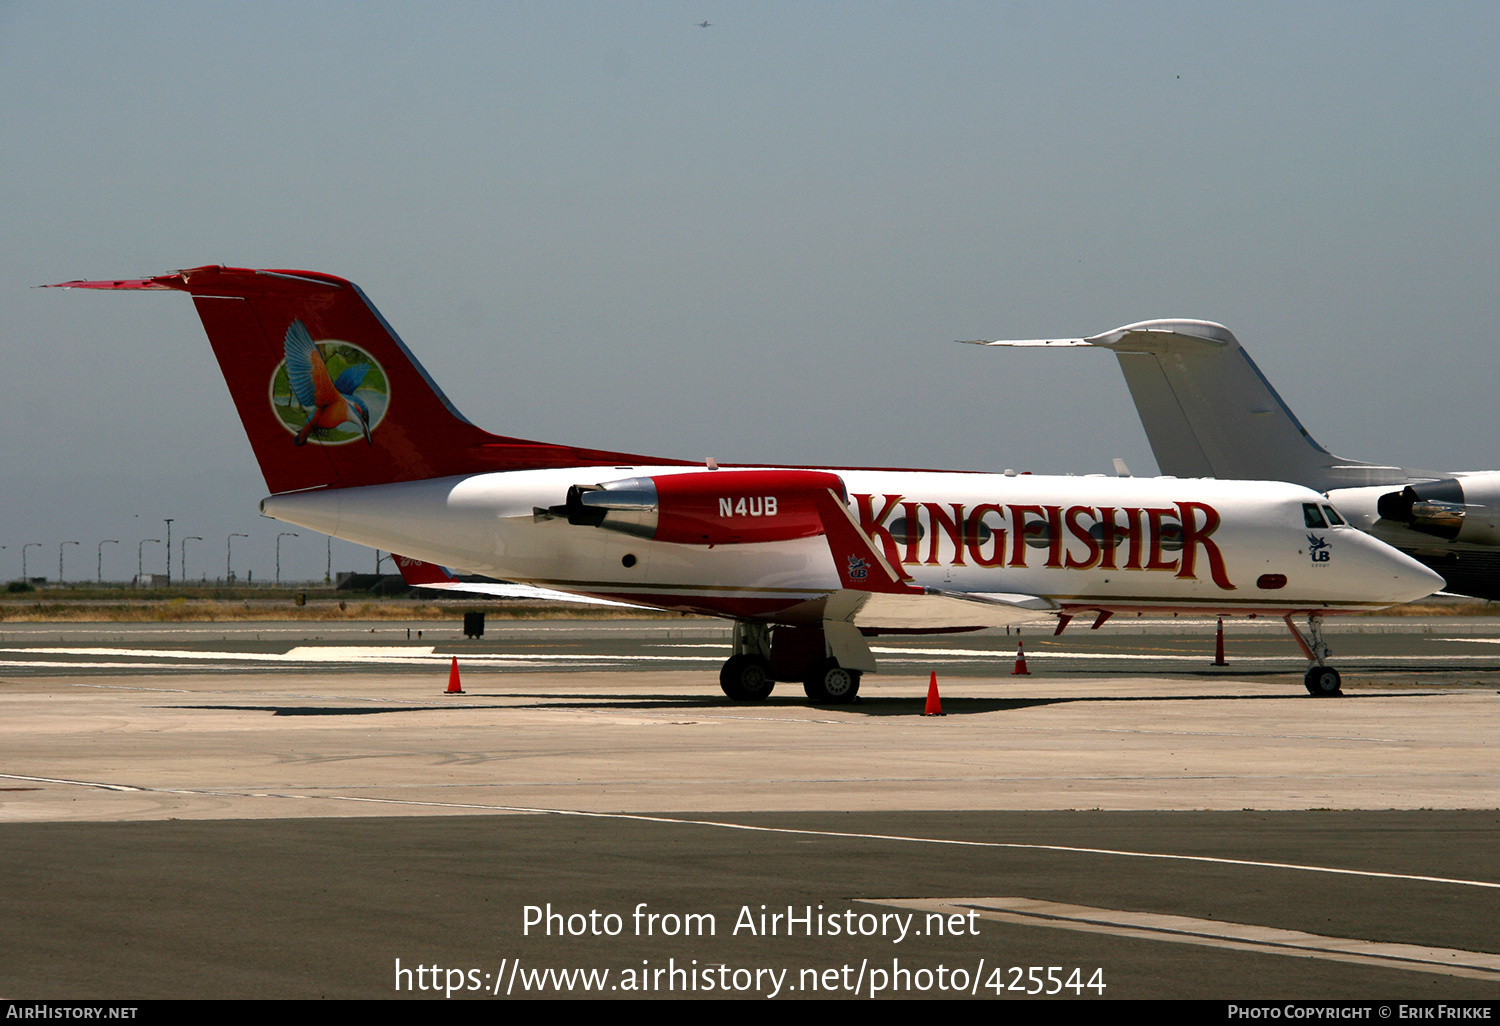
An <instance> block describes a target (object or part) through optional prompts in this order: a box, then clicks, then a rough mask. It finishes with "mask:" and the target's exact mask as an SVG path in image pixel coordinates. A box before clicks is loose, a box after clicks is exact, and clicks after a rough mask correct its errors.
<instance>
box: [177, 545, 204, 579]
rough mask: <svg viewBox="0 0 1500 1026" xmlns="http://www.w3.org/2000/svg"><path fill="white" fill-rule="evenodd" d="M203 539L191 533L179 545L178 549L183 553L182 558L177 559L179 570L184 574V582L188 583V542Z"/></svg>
mask: <svg viewBox="0 0 1500 1026" xmlns="http://www.w3.org/2000/svg"><path fill="white" fill-rule="evenodd" d="M202 540H203V539H202V538H200V537H199V536H198V535H196V534H190V535H188V536H187V537H186V538H184V539H182V543H181V544H179V545H178V546H177V548H178V551H180V552H181V553H182V558H181V559H180V560H178V561H177V572H178V573H179V574H181V575H182V583H183V584H186V583H187V543H188V542H190V541H202Z"/></svg>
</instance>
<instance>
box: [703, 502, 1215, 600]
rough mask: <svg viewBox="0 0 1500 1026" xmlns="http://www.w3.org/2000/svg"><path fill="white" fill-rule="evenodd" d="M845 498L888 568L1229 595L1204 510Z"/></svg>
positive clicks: (1193, 505) (1203, 506)
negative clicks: (1201, 582)
mask: <svg viewBox="0 0 1500 1026" xmlns="http://www.w3.org/2000/svg"><path fill="white" fill-rule="evenodd" d="M851 498H853V500H854V506H855V510H856V512H857V515H858V518H859V526H860V529H861V530H863V531H864V532H865V534H867V535H869V537H870V539H871V540H872V541H873V542H874V543H875V544H876V545H877V546H878V547H879V548H880V550H881V551H882V552H883V553H884V554H885V557H886V559H888V560H889V561H890V563H891V565H892V566H893V567H898V568H900V567H903V566H911V565H923V566H936V565H942V564H947V565H950V566H968V565H971V564H972V565H974V566H981V567H1018V568H1026V567H1046V568H1048V569H1067V570H1092V569H1095V568H1098V569H1104V570H1156V571H1165V572H1167V573H1170V574H1172V575H1173V576H1174V577H1178V578H1182V579H1185V580H1198V575H1199V573H1200V571H1201V570H1204V569H1206V571H1207V574H1208V576H1209V578H1210V579H1212V580H1213V582H1214V584H1216V585H1218V586H1219V587H1220V588H1222V589H1224V590H1225V591H1235V590H1236V588H1235V585H1234V584H1232V583H1231V582H1230V580H1229V573H1228V570H1227V569H1226V568H1225V566H1224V554H1223V553H1222V552H1220V551H1219V546H1218V545H1217V544H1215V543H1214V540H1213V534H1214V532H1215V531H1216V530H1218V528H1219V511H1218V510H1216V509H1214V508H1213V507H1212V506H1210V505H1208V504H1207V503H1203V502H1176V503H1173V504H1171V505H1169V506H1148V507H1135V508H1132V507H1123V506H1118V507H1117V506H1060V505H1057V506H1054V505H1036V504H1031V503H999V502H985V503H980V504H979V505H977V506H974V507H972V508H970V507H967V506H966V505H965V504H963V503H961V502H947V503H939V502H915V501H912V500H911V499H908V498H907V497H906V496H904V495H879V496H877V495H860V494H858V493H856V494H854V495H853V496H851ZM720 501H721V502H723V501H724V500H720ZM893 524H894V525H895V527H896V528H897V533H899V534H900V536H901V537H900V540H899V541H898V540H897V537H896V533H893V532H892V530H891V526H892V525H893ZM902 577H903V578H906V579H910V577H911V575H910V574H907V573H904V572H903V573H902Z"/></svg>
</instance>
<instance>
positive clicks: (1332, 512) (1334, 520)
mask: <svg viewBox="0 0 1500 1026" xmlns="http://www.w3.org/2000/svg"><path fill="white" fill-rule="evenodd" d="M1323 512H1324V513H1326V514H1328V526H1329V527H1344V526H1346V525H1345V523H1344V518H1343V517H1341V516H1339V511H1338V510H1336V509H1334V508H1333V507H1332V506H1324V507H1323Z"/></svg>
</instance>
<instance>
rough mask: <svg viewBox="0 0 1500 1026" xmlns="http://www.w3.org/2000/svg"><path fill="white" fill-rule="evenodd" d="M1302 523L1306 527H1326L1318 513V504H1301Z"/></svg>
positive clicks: (1321, 515) (1320, 514)
mask: <svg viewBox="0 0 1500 1026" xmlns="http://www.w3.org/2000/svg"><path fill="white" fill-rule="evenodd" d="M1302 522H1303V523H1304V524H1306V525H1307V526H1308V527H1327V526H1328V525H1327V524H1326V523H1324V522H1323V514H1322V513H1320V512H1318V504H1317V503H1315V502H1304V503H1303V504H1302Z"/></svg>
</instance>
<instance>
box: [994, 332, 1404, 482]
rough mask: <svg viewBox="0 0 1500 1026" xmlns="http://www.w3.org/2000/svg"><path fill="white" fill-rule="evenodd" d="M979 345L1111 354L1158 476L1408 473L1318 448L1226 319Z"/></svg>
mask: <svg viewBox="0 0 1500 1026" xmlns="http://www.w3.org/2000/svg"><path fill="white" fill-rule="evenodd" d="M975 343H976V344H978V345H992V346H1058V347H1065V346H1097V347H1099V348H1101V349H1108V350H1109V351H1111V352H1112V353H1114V354H1115V357H1116V359H1118V360H1119V361H1120V370H1121V371H1123V372H1124V374H1125V381H1126V383H1127V384H1128V385H1129V386H1130V395H1131V398H1132V399H1134V400H1135V408H1136V412H1137V413H1138V414H1139V415H1140V418H1141V425H1142V426H1143V427H1144V428H1145V429H1146V437H1147V438H1148V439H1149V440H1150V442H1151V451H1152V452H1153V453H1154V454H1155V456H1156V462H1157V465H1158V467H1160V469H1161V472H1162V473H1163V474H1167V475H1171V476H1173V477H1217V478H1225V479H1231V480H1250V481H1255V480H1266V481H1291V482H1294V483H1296V484H1300V485H1306V486H1307V487H1309V488H1315V489H1317V490H1318V491H1327V490H1328V489H1330V488H1349V487H1354V486H1357V485H1380V484H1394V483H1404V482H1405V481H1406V480H1407V473H1406V471H1404V470H1402V468H1400V467H1382V466H1376V465H1374V464H1370V463H1361V462H1359V461H1358V460H1348V459H1344V458H1343V457H1341V456H1335V455H1333V454H1332V453H1330V452H1329V451H1328V450H1327V449H1324V448H1323V447H1322V446H1321V445H1319V444H1318V443H1317V442H1316V441H1315V440H1314V439H1313V437H1312V435H1310V434H1308V432H1307V429H1306V428H1305V427H1303V426H1302V424H1301V422H1300V421H1298V420H1297V417H1296V415H1295V414H1293V413H1292V411H1291V409H1290V408H1289V407H1288V406H1287V404H1286V403H1285V402H1283V401H1282V398H1281V396H1279V395H1277V394H1276V389H1274V388H1272V387H1271V383H1270V382H1269V381H1267V380H1266V377H1265V375H1264V374H1262V373H1261V372H1260V368H1259V367H1257V366H1256V365H1255V361H1253V360H1251V359H1250V356H1249V354H1248V353H1246V352H1245V350H1244V349H1243V348H1241V346H1240V344H1239V341H1238V340H1237V339H1236V338H1235V337H1234V333H1233V332H1231V331H1230V330H1229V329H1228V328H1226V327H1224V326H1223V325H1222V324H1215V323H1213V322H1212V321H1191V320H1158V321H1142V322H1140V323H1138V324H1127V325H1125V326H1124V327H1123V328H1116V329H1115V330H1113V331H1107V332H1105V333H1104V334H1102V335H1094V336H1092V337H1090V338H1064V339H1023V340H1017V341H995V342H991V341H984V340H975Z"/></svg>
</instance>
